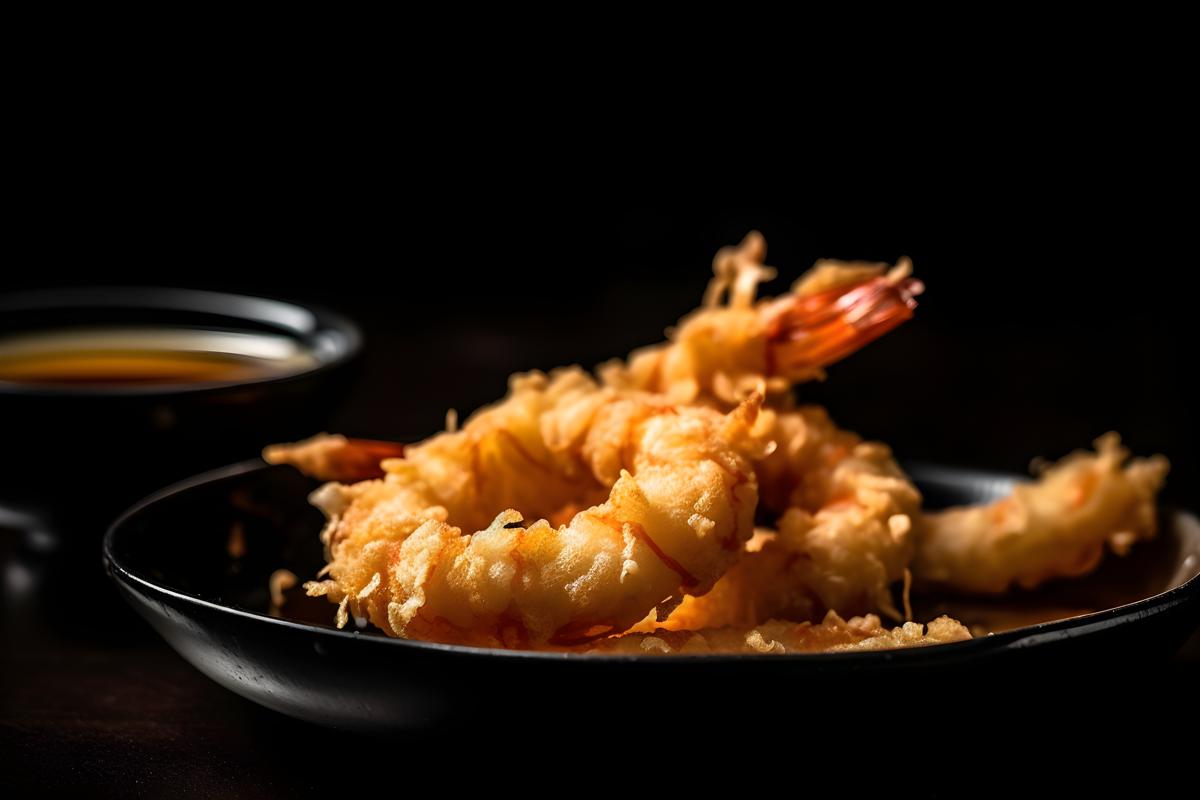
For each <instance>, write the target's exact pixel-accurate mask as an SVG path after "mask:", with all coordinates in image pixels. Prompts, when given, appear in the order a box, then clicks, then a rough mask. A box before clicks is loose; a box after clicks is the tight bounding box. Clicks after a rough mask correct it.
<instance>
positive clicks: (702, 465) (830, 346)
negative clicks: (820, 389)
mask: <svg viewBox="0 0 1200 800" xmlns="http://www.w3.org/2000/svg"><path fill="white" fill-rule="evenodd" d="M765 256H766V243H765V241H764V240H763V238H762V236H761V235H759V234H758V233H756V232H755V233H751V234H750V235H748V236H747V237H746V239H745V240H744V241H743V242H742V243H741V244H740V245H739V246H737V247H730V248H724V249H722V250H721V251H720V252H719V253H718V254H717V257H716V259H715V260H714V263H713V271H714V278H713V280H712V282H711V283H710V285H709V288H708V291H707V292H706V293H705V297H704V303H703V305H702V307H701V308H700V309H698V310H697V311H695V312H693V313H692V314H690V315H689V316H687V317H686V318H684V319H683V320H682V321H681V322H680V324H679V326H678V327H677V328H676V329H675V330H674V332H673V333H672V334H671V337H670V339H669V340H668V341H666V342H664V343H662V344H659V345H655V346H652V347H648V348H645V349H643V350H640V351H637V352H634V353H633V354H632V355H631V356H630V357H629V358H628V359H627V360H624V361H621V360H617V361H613V362H610V363H608V364H605V365H602V366H601V367H600V368H599V369H598V370H597V373H596V374H595V375H591V374H589V373H587V372H585V371H584V370H582V369H581V368H579V367H567V368H563V369H558V370H555V371H552V372H551V373H550V374H548V375H547V374H543V373H540V372H532V373H527V374H520V375H515V376H514V377H513V378H512V380H511V382H510V387H509V393H508V395H507V396H506V397H505V398H504V399H503V400H501V401H500V402H498V403H496V404H494V405H492V406H489V407H486V408H483V409H481V410H479V411H477V412H476V413H475V414H473V415H472V416H471V417H470V418H469V419H468V420H467V421H466V423H465V424H464V425H463V426H462V427H461V428H459V429H454V426H452V425H448V429H447V431H446V432H443V433H440V434H438V435H436V436H433V437H431V438H430V439H427V440H426V441H424V442H420V443H417V444H411V445H407V446H401V445H398V444H396V445H393V444H390V443H384V442H373V441H362V440H353V439H345V438H344V437H340V436H327V435H322V436H318V437H316V438H314V439H312V440H309V441H307V442H301V443H298V444H295V445H279V446H275V447H271V448H268V449H267V451H266V452H265V454H264V455H265V457H266V458H267V460H268V461H271V462H272V463H287V464H293V465H295V466H296V467H298V468H299V469H301V470H302V471H304V472H306V473H308V474H310V475H313V476H315V477H317V478H320V479H322V480H327V481H330V482H329V483H326V484H325V485H324V486H322V487H321V488H320V489H318V490H317V491H316V492H314V494H313V495H312V498H311V499H312V502H313V503H314V505H316V506H317V507H318V508H320V509H321V510H322V511H323V512H324V513H325V515H326V517H327V518H328V523H327V525H326V526H325V528H324V530H323V531H322V532H321V539H322V542H323V543H324V545H325V550H326V557H327V561H328V563H327V564H326V566H325V568H324V569H323V570H322V571H321V573H320V574H319V575H318V576H317V579H316V580H313V581H309V582H308V583H306V584H305V590H306V591H307V593H308V594H309V595H312V596H324V597H326V598H328V599H329V600H330V601H331V602H332V603H335V604H336V605H337V610H336V613H335V615H334V618H335V620H336V624H337V626H338V627H339V628H340V627H343V626H345V625H346V624H347V623H348V622H349V621H350V619H351V618H353V619H354V620H355V622H356V623H357V624H358V625H359V626H361V627H366V626H367V625H374V626H375V627H377V628H378V629H380V630H382V631H383V632H384V633H386V634H388V635H389V636H396V637H404V638H410V639H420V640H424V641H433V642H443V643H451V644H462V645H472V646H479V647H495V648H511V649H536V650H557V651H567V652H580V653H605V654H619V653H632V654H664V655H670V654H693V653H694V654H701V653H737V652H747V653H764V654H778V653H811V652H842V651H855V650H878V649H891V648H904V647H919V646H927V645H934V644H943V643H948V642H954V641H960V640H964V639H969V638H970V637H971V634H970V632H969V631H968V629H967V628H966V627H965V626H964V625H962V624H961V623H959V622H957V621H955V620H953V619H951V618H949V617H945V616H943V617H940V618H938V619H935V620H932V621H930V622H929V623H928V624H925V625H923V624H920V623H918V622H914V621H912V620H911V613H910V612H909V611H908V591H909V588H910V586H911V585H912V582H913V581H914V580H916V581H920V582H921V583H922V584H923V585H925V586H930V587H934V588H937V587H942V588H944V589H946V590H952V591H959V592H971V593H981V594H996V593H1001V592H1005V591H1007V590H1008V589H1009V588H1010V587H1014V586H1018V587H1022V588H1027V589H1028V588H1033V587H1035V586H1037V585H1039V584H1041V583H1043V582H1044V581H1047V580H1050V579H1052V578H1069V577H1073V576H1078V575H1082V574H1084V573H1087V572H1089V571H1091V570H1092V569H1094V568H1095V567H1096V566H1097V564H1098V563H1099V562H1100V560H1101V559H1102V558H1103V556H1104V553H1105V552H1106V551H1107V550H1112V551H1113V552H1115V553H1117V554H1124V553H1126V552H1127V551H1128V550H1129V548H1130V547H1132V546H1133V545H1134V544H1135V543H1136V542H1138V541H1141V540H1143V539H1147V538H1150V537H1152V536H1153V535H1154V533H1155V528H1156V514H1155V497H1156V494H1157V492H1158V491H1159V490H1160V488H1161V487H1162V484H1163V481H1164V478H1165V476H1166V473H1167V468H1168V466H1167V462H1166V459H1165V458H1163V457H1162V456H1154V457H1152V458H1148V459H1131V458H1130V455H1129V453H1128V452H1127V451H1126V450H1125V449H1124V448H1122V447H1121V446H1120V441H1119V438H1118V437H1117V436H1116V434H1107V435H1106V436H1104V437H1102V438H1101V439H1099V440H1098V441H1097V443H1096V445H1097V452H1095V453H1087V452H1084V453H1076V454H1074V455H1072V456H1069V457H1067V458H1066V459H1064V460H1063V461H1061V462H1059V463H1058V464H1057V465H1055V466H1053V467H1051V468H1049V469H1048V470H1046V472H1045V473H1044V474H1043V475H1042V476H1041V478H1040V479H1039V480H1037V481H1036V482H1032V483H1030V484H1027V485H1022V486H1018V487H1017V488H1016V489H1015V490H1014V491H1013V493H1012V495H1011V496H1009V497H1007V498H1004V499H1002V500H999V501H997V502H994V503H991V504H988V505H983V506H978V507H969V508H955V509H949V510H945V511H938V512H926V511H924V510H923V509H922V498H921V495H920V493H919V492H918V491H917V489H916V487H915V486H914V485H913V483H912V481H911V480H910V479H909V478H908V476H906V475H905V474H904V472H903V470H901V468H900V467H899V465H898V464H897V463H896V461H895V459H894V458H893V455H892V452H891V450H890V449H889V448H888V447H887V445H885V444H882V443H879V442H865V441H863V440H862V439H861V438H860V437H858V436H857V435H856V434H854V433H851V432H850V431H846V430H842V429H840V428H838V427H837V425H836V424H835V423H834V422H833V420H832V418H831V417H830V415H829V413H828V412H827V411H826V410H825V409H823V408H821V407H819V406H814V405H798V404H797V403H796V401H795V399H794V396H793V391H792V389H793V387H794V386H795V385H796V384H799V383H802V382H804V381H808V380H813V379H820V378H823V377H824V369H825V367H827V366H829V365H830V364H832V363H834V362H836V361H838V360H840V359H842V358H844V357H846V356H848V355H850V354H851V353H853V352H855V351H856V350H857V349H859V348H861V347H862V346H864V345H865V344H867V343H869V342H871V341H872V340H874V339H876V338H878V337H879V336H882V335H884V334H885V333H887V332H888V331H890V330H892V329H894V328H895V327H897V326H898V325H900V324H902V323H903V322H905V321H906V320H908V319H910V318H911V317H912V315H913V310H914V309H915V307H916V299H915V298H916V297H917V296H918V295H919V294H920V293H921V291H922V289H923V286H922V284H921V283H920V281H918V280H916V279H915V278H913V277H912V265H911V263H910V262H909V261H908V260H907V259H902V260H901V261H900V262H899V263H897V264H896V265H894V266H890V265H886V264H867V263H857V262H850V263H848V262H838V261H820V262H818V263H817V264H816V265H815V266H814V267H813V269H812V270H810V271H809V272H808V273H807V274H805V275H804V276H803V277H801V278H800V280H798V281H797V282H796V283H795V284H794V285H793V286H792V288H791V291H789V292H788V293H787V294H785V295H783V296H781V297H778V298H770V299H756V295H757V289H758V284H759V283H760V282H762V281H764V280H769V279H771V278H773V277H774V276H775V270H774V269H772V268H770V267H767V266H765V265H764V264H763V261H764V260H765ZM756 519H758V520H762V519H770V520H773V524H772V527H771V528H756V527H755V521H756ZM885 619H886V620H889V621H890V624H891V625H892V627H888V626H887V625H885V624H884V620H885Z"/></svg>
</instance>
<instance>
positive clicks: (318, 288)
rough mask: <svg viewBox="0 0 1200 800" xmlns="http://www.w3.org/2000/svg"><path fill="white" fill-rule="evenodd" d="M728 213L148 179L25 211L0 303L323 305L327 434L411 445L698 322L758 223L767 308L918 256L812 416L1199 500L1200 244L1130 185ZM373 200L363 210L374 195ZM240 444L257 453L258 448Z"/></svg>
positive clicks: (917, 450)
mask: <svg viewBox="0 0 1200 800" xmlns="http://www.w3.org/2000/svg"><path fill="white" fill-rule="evenodd" d="M1005 189H1006V190H1007V193H1005V194H1003V195H1002V194H999V193H996V194H992V193H991V192H990V191H988V190H987V189H981V190H977V191H976V192H975V193H973V194H970V195H964V194H946V195H941V196H938V195H933V194H927V195H926V196H925V199H921V200H917V199H914V198H910V197H907V196H905V195H904V193H903V192H902V191H900V190H897V189H893V190H890V191H889V192H888V193H886V194H877V195H872V194H871V193H870V192H868V191H865V190H864V192H863V193H862V196H863V197H872V198H873V199H871V200H869V201H854V200H840V199H839V200H832V199H831V200H830V201H829V202H828V203H822V204H819V205H817V204H812V203H810V204H809V206H808V207H806V208H793V209H781V208H770V209H767V208H759V209H754V208H724V207H709V206H707V205H703V204H696V205H695V206H694V207H681V206H678V205H674V206H668V205H660V206H658V207H631V204H630V203H629V202H627V201H613V202H610V203H606V204H603V205H601V204H597V205H594V206H592V207H585V206H582V205H579V204H577V202H576V201H575V200H572V199H568V198H563V199H562V200H561V201H560V202H550V201H543V202H541V203H539V204H537V205H526V204H523V203H521V202H518V201H516V200H515V199H514V198H512V197H508V198H506V197H503V196H495V195H491V196H488V197H486V198H484V197H483V196H480V195H475V194H471V193H468V192H466V191H465V190H464V196H463V198H460V199H452V198H451V199H448V198H447V197H446V195H445V194H442V195H439V196H437V197H436V198H432V199H430V200H429V201H428V202H426V203H422V202H421V196H420V193H419V192H405V191H403V187H401V188H400V190H398V191H399V193H398V194H396V195H395V196H393V195H391V193H390V192H387V193H382V192H376V193H370V194H363V193H360V192H357V191H356V192H350V191H336V190H334V189H332V188H330V189H329V190H325V189H324V188H321V187H317V186H315V185H313V186H310V185H295V184H291V185H284V184H275V185H272V187H271V188H263V187H261V186H251V185H234V184H230V185H226V186H220V185H217V183H214V182H213V181H208V182H206V183H205V189H204V194H203V195H202V196H201V195H197V194H195V193H193V192H192V191H191V189H190V188H189V189H186V190H185V189H183V188H180V187H172V186H171V185H170V184H169V183H154V182H149V183H148V182H145V181H144V180H143V181H142V182H141V183H139V184H138V186H137V187H125V189H123V190H122V192H121V193H120V194H116V195H112V196H108V195H106V194H104V193H103V192H97V191H92V190H86V189H78V188H77V189H76V190H75V191H72V192H71V193H62V194H55V193H54V192H52V191H47V192H45V193H44V194H43V195H42V197H41V200H40V201H39V203H38V204H36V205H35V206H31V207H26V208H24V209H23V210H22V211H20V212H18V213H19V214H20V216H19V217H18V218H17V220H16V222H17V224H16V226H15V227H14V230H15V233H16V236H17V237H18V241H19V242H20V243H22V244H27V245H29V247H21V248H18V250H19V251H20V253H21V254H20V255H18V256H17V257H16V258H15V259H10V260H9V263H10V267H9V268H7V269H5V270H4V277H3V279H2V280H0V288H2V289H16V288H22V287H30V286H44V285H61V284H64V283H83V284H168V285H179V286H195V287H204V288H220V289H229V290H237V291H245V292H251V293H258V294H264V295H272V296H278V297H284V298H292V299H298V300H307V301H311V302H318V303H321V304H324V305H327V306H330V307H333V308H336V309H338V310H341V311H343V312H345V313H346V314H348V315H350V316H352V317H354V318H355V319H357V320H359V321H360V322H361V323H362V325H363V326H364V328H365V330H366V334H367V337H368V342H369V349H368V357H367V369H366V371H365V373H364V375H363V377H362V378H361V380H360V381H359V383H358V384H357V385H356V386H355V387H354V390H353V392H352V393H351V395H350V399H349V400H348V402H347V404H346V406H345V407H344V409H343V411H342V413H341V414H340V416H339V418H338V419H337V420H336V421H335V424H334V427H336V428H338V429H339V430H343V431H346V432H348V433H353V434H359V435H371V436H376V437H398V438H403V439H410V438H412V437H420V436H424V435H427V434H429V433H431V432H433V431H434V430H436V429H437V428H438V427H439V426H440V425H441V423H442V420H443V417H444V413H445V410H446V409H447V408H449V407H455V408H457V409H458V410H459V411H460V413H463V412H467V411H469V410H470V409H473V408H476V407H478V406H479V405H481V404H483V403H486V402H489V401H491V400H493V399H496V398H498V397H499V396H500V395H501V394H502V393H503V391H504V387H505V379H506V376H507V375H509V374H510V373H512V372H514V371H518V370H525V369H532V368H540V369H546V368H550V367H554V366H556V365H560V364H568V363H580V364H583V365H585V366H593V365H595V364H596V363H598V362H600V361H603V360H604V359H606V358H608V357H611V356H615V355H622V354H624V353H626V352H628V351H629V350H630V349H631V348H634V347H636V346H639V345H643V344H649V343H652V342H655V341H658V340H659V339H660V338H661V336H662V332H663V329H664V328H665V327H666V326H667V325H669V324H671V323H673V322H674V321H675V320H676V319H678V318H679V317H680V316H681V315H682V314H684V313H686V312H687V311H688V310H689V309H691V308H692V307H694V306H695V305H696V304H697V302H698V300H699V298H700V295H701V292H702V291H703V288H704V285H705V283H706V281H707V279H708V277H709V275H710V262H711V257H712V255H713V252H714V251H715V250H716V249H717V248H718V247H719V246H721V245H724V244H729V243H734V242H736V241H738V240H739V239H740V237H741V236H742V235H743V234H744V233H745V232H746V231H747V230H749V229H751V228H758V229H760V230H762V231H763V232H764V233H765V234H766V237H767V241H768V244H769V253H768V259H767V260H768V263H770V264H772V265H775V266H777V267H778V268H779V269H780V273H781V274H780V278H779V279H778V280H777V281H776V282H775V283H774V284H773V285H772V286H770V287H768V290H771V291H778V290H782V289H784V288H786V286H787V285H788V283H790V281H791V280H792V279H794V278H795V277H796V276H797V275H799V274H800V272H801V271H803V270H804V269H805V268H806V267H808V266H809V265H810V264H811V262H812V261H813V260H814V259H816V258H818V257H835V258H855V259H871V260H886V261H893V260H895V259H896V258H897V257H898V256H900V255H908V256H910V257H911V258H912V259H913V261H914V264H915V268H916V274H917V276H918V277H920V278H922V279H924V281H925V283H926V284H927V292H926V294H925V295H923V296H922V297H921V298H920V303H921V304H920V307H919V309H918V311H917V317H916V319H915V320H914V321H912V322H910V323H908V324H907V325H905V326H904V327H902V328H900V329H899V330H897V331H895V332H894V333H892V334H890V335H889V336H887V337H886V338H885V339H883V340H880V341H879V342H877V343H875V344H873V345H871V346H869V347H868V348H866V349H865V350H864V351H863V352H861V353H859V354H858V355H856V356H854V357H852V358H851V359H849V360H847V361H846V362H843V363H842V364H840V365H837V366H835V367H834V368H833V369H831V370H830V375H829V380H828V381H827V382H825V383H824V384H810V385H807V386H804V387H802V389H801V393H802V397H803V398H805V399H811V400H813V401H816V402H821V403H825V404H827V405H828V406H829V407H830V409H831V411H832V412H833V414H834V416H835V418H836V419H837V420H838V421H840V422H841V423H842V424H843V425H845V426H848V427H851V428H853V429H856V430H858V431H859V432H861V433H862V434H864V435H866V436H869V437H875V438H880V439H883V440H884V441H887V442H889V443H891V444H892V445H893V447H894V448H895V450H896V451H897V453H898V454H899V455H900V456H901V458H907V459H914V460H926V461H942V462H950V463H960V464H968V465H975V466H983V467H991V468H998V469H1008V470H1024V469H1025V468H1026V467H1027V465H1028V463H1029V461H1030V459H1031V458H1032V457H1034V456H1039V455H1042V456H1050V457H1058V456H1061V455H1063V454H1064V453H1066V452H1068V451H1069V450H1071V449H1073V448H1076V447H1082V446H1087V445H1089V444H1090V442H1091V440H1092V439H1093V438H1094V437H1096V436H1097V435H1099V434H1101V433H1103V432H1104V431H1107V430H1117V431H1119V432H1121V433H1122V435H1123V436H1124V437H1125V439H1126V441H1127V442H1128V443H1129V444H1130V445H1131V446H1132V447H1133V449H1134V450H1135V451H1137V452H1139V453H1150V452H1162V453H1166V454H1167V455H1168V456H1169V457H1170V458H1171V461H1172V463H1173V465H1174V470H1173V473H1172V476H1171V477H1170V479H1169V480H1168V491H1167V495H1168V497H1170V498H1173V499H1175V500H1177V501H1181V502H1185V503H1192V504H1195V500H1194V497H1195V495H1194V490H1195V487H1196V486H1197V478H1198V465H1197V455H1196V448H1195V441H1196V414H1195V401H1194V395H1193V394H1191V393H1190V392H1189V391H1187V389H1186V388H1185V386H1186V384H1187V383H1188V382H1189V379H1190V378H1191V373H1192V371H1193V370H1194V369H1195V368H1196V352H1197V349H1196V346H1197V334H1196V323H1195V319H1194V318H1195V313H1196V312H1195V303H1194V299H1193V298H1194V295H1193V294H1192V293H1191V288H1190V287H1191V284H1192V282H1193V279H1194V273H1195V268H1194V266H1193V265H1194V262H1195V242H1194V231H1193V230H1192V229H1191V228H1192V222H1191V221H1190V220H1189V219H1188V218H1187V211H1186V209H1184V208H1182V207H1180V206H1178V205H1176V204H1175V203H1174V202H1173V201H1170V200H1167V199H1166V198H1165V197H1163V196H1160V195H1155V194H1151V193H1149V192H1148V191H1147V187H1145V186H1141V185H1138V186H1106V185H1103V184H1100V183H1096V184H1088V183H1080V182H1078V181H1074V180H1072V181H1069V182H1065V183H1063V184H1057V183H1044V184H1041V185H1038V184H1030V185H1027V186H1014V185H1011V184H1010V185H1007V186H1006V187H1005ZM368 197H370V198H371V199H366V198H368ZM252 444H253V447H251V446H250V445H251V443H248V449H250V450H252V449H253V448H254V447H257V446H258V444H259V443H252Z"/></svg>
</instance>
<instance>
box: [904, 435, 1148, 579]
mask: <svg viewBox="0 0 1200 800" xmlns="http://www.w3.org/2000/svg"><path fill="white" fill-rule="evenodd" d="M1128 459H1129V451H1128V450H1126V449H1125V448H1124V447H1121V440H1120V437H1118V436H1117V434H1115V433H1109V434H1107V435H1105V436H1102V437H1101V438H1099V439H1097V440H1096V452H1095V453H1087V452H1078V453H1074V454H1072V455H1069V456H1067V457H1066V458H1064V459H1063V460H1062V461H1060V462H1058V463H1057V464H1055V465H1054V466H1052V467H1050V468H1049V469H1047V470H1046V472H1045V474H1043V475H1042V477H1041V478H1040V479H1039V480H1037V481H1035V482H1033V483H1029V484H1025V485H1022V486H1018V487H1016V488H1015V489H1014V490H1013V493H1012V495H1010V496H1009V497H1006V498H1004V499H1002V500H998V501H996V502H994V503H991V504H988V505H984V506H972V507H968V508H953V509H949V510H946V511H939V512H936V513H929V514H925V515H924V517H923V520H922V522H921V531H920V533H921V535H920V538H919V541H920V545H919V547H918V551H917V557H916V560H915V561H914V563H913V571H914V573H915V574H916V576H917V577H918V578H920V579H923V580H926V581H930V582H934V583H939V584H944V585H947V586H951V587H954V588H955V589H960V590H963V591H968V592H979V593H985V594H994V593H999V592H1003V591H1006V590H1007V589H1008V588H1009V587H1010V586H1012V585H1017V586H1020V587H1023V588H1026V589H1031V588H1033V587H1035V586H1037V585H1039V584H1041V583H1042V582H1044V581H1046V580H1049V579H1050V578H1056V577H1073V576H1076V575H1083V574H1085V573H1088V572H1091V571H1092V570H1093V569H1095V567H1096V565H1097V564H1099V563H1100V559H1101V558H1102V557H1103V555H1104V549H1105V545H1108V546H1109V547H1110V548H1111V549H1112V550H1113V551H1114V552H1115V553H1118V554H1124V553H1126V552H1128V550H1129V548H1130V547H1131V546H1133V543H1134V542H1136V541H1138V540H1140V539H1148V538H1150V537H1152V536H1153V535H1154V532H1155V529H1156V514H1155V507H1154V498H1155V496H1156V495H1157V494H1158V491H1159V489H1160V488H1162V484H1163V480H1164V479H1165V477H1166V474H1167V470H1168V464H1167V460H1166V459H1165V458H1163V457H1162V456H1154V457H1152V458H1135V459H1133V460H1131V461H1130V460H1128Z"/></svg>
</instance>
